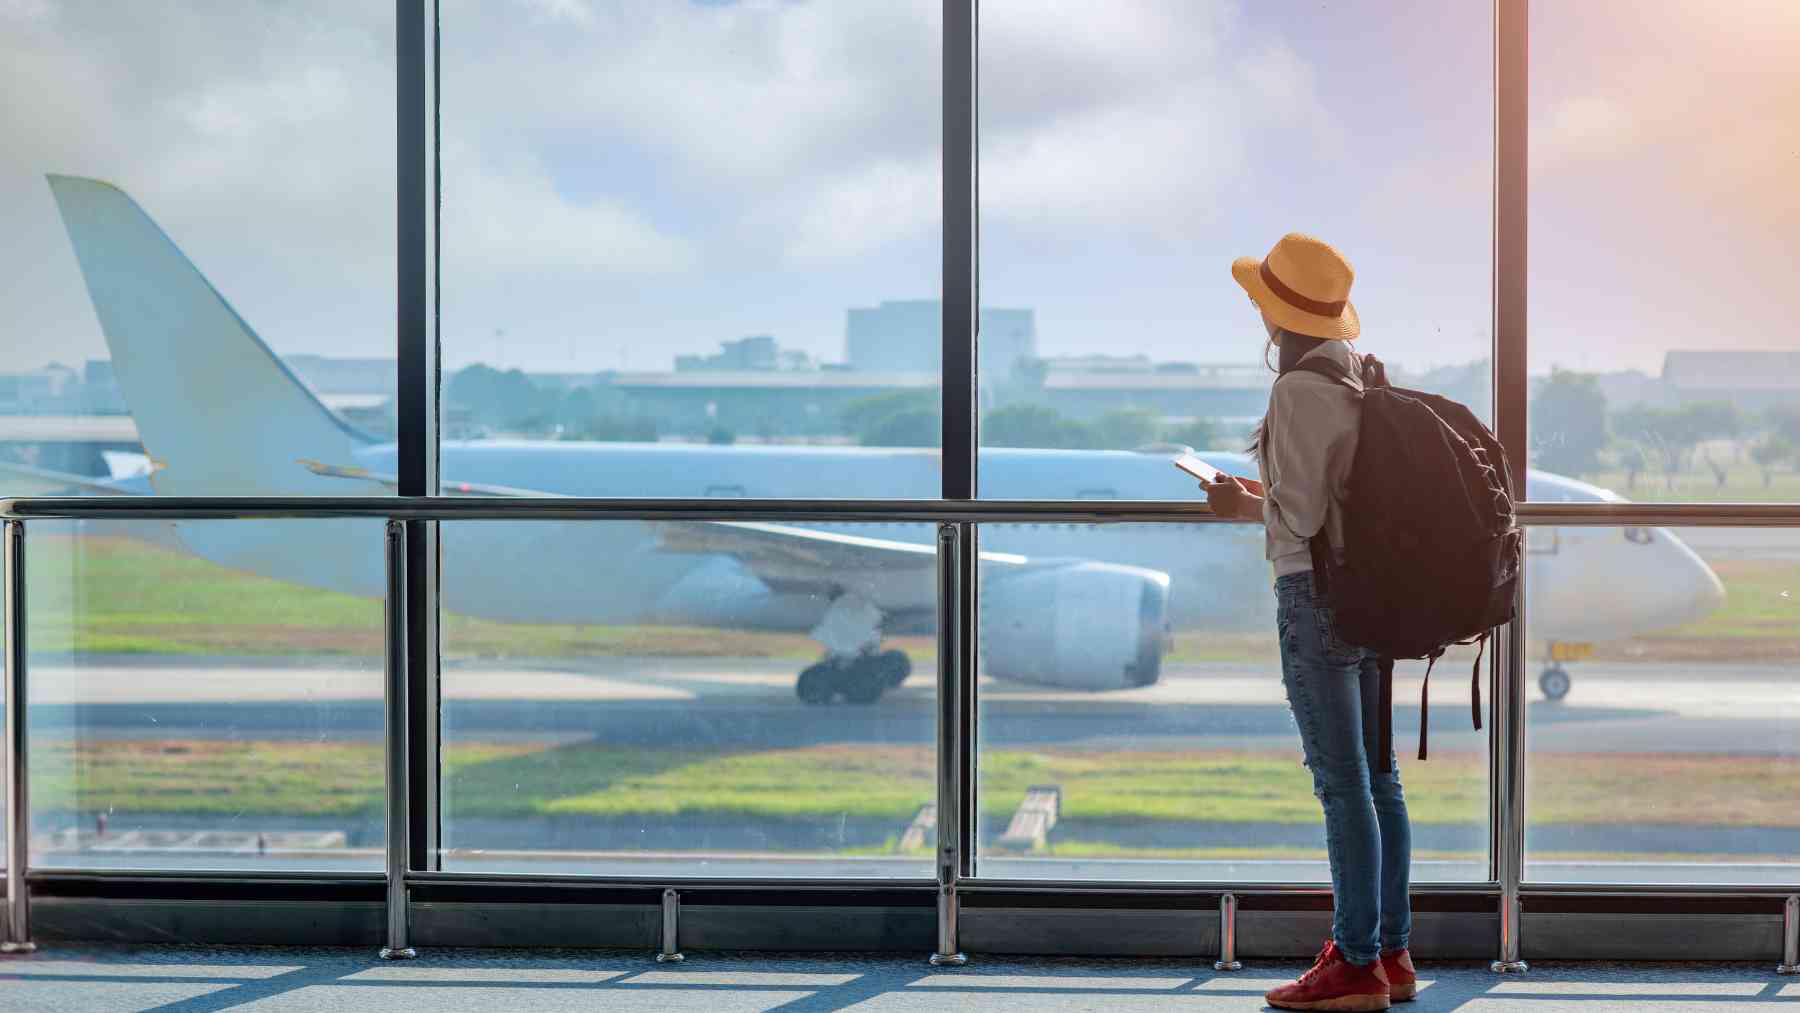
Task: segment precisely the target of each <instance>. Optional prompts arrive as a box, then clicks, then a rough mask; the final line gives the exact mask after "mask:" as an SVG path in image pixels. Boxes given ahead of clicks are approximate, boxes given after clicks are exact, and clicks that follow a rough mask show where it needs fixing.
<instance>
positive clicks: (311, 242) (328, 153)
mask: <svg viewBox="0 0 1800 1013" xmlns="http://www.w3.org/2000/svg"><path fill="white" fill-rule="evenodd" d="M941 14H942V5H941V3H940V2H939V0H894V2H884V3H881V4H850V3H842V2H824V0H819V2H809V3H802V2H792V0H744V2H738V3H688V2H675V0H670V2H666V3H649V4H646V3H643V2H641V0H515V2H513V3H510V4H499V3H491V2H486V0H444V3H443V7H442V16H441V29H442V40H443V43H442V52H441V57H442V68H443V69H442V74H443V78H442V95H441V101H442V123H441V130H442V135H443V141H444V147H445V159H444V166H443V168H444V186H443V194H442V200H443V224H444V235H443V237H442V240H443V248H444V251H445V259H444V265H445V271H446V276H445V280H446V286H447V288H448V286H450V285H451V284H452V283H454V284H455V285H456V286H457V287H456V290H455V291H454V292H449V291H447V293H446V296H447V301H446V316H445V329H446V334H447V335H449V336H454V334H455V333H456V329H457V328H458V327H460V326H462V322H461V314H451V313H450V312H449V309H450V308H452V307H453V306H454V307H455V308H458V309H459V310H460V311H462V313H463V314H466V315H468V316H470V317H480V318H482V319H487V320H492V319H509V320H510V319H513V318H514V317H516V316H519V315H521V314H520V313H519V311H518V310H517V307H516V304H517V301H518V299H519V293H520V292H521V291H524V290H526V289H527V288H529V290H530V291H532V293H533V298H534V299H536V300H538V301H540V302H541V301H543V300H557V301H561V302H562V303H565V304H566V305H563V306H544V307H540V308H539V309H541V310H542V312H543V313H544V314H547V315H552V316H555V315H558V314H561V315H562V316H569V315H576V316H581V315H586V316H588V317H594V316H596V315H597V314H596V312H595V307H593V306H591V305H589V302H588V301H589V300H591V299H593V298H595V296H594V294H593V293H594V292H595V291H597V289H596V288H595V285H601V284H609V283H613V282H617V283H619V284H627V283H628V281H627V280H628V279H664V280H665V281H666V283H667V285H668V286H670V288H669V290H668V291H666V292H660V293H656V296H657V297H660V298H662V299H663V300H664V302H663V303H662V305H667V304H668V301H669V300H672V299H677V298H679V299H686V300H692V299H693V298H696V296H695V295H694V294H693V293H705V292H708V291H723V290H724V288H729V285H725V286H721V284H720V282H721V281H724V280H726V279H724V278H723V277H722V275H725V274H735V275H738V276H743V277H749V276H750V275H751V274H753V273H756V272H767V271H774V270H776V269H788V270H802V271H804V272H806V275H805V277H806V281H805V283H804V285H803V286H802V287H803V288H807V289H813V288H821V287H823V286H838V287H844V286H847V285H848V286H852V287H849V288H844V292H843V294H837V295H833V294H820V295H816V296H815V297H814V301H818V302H820V308H819V309H818V310H816V311H813V315H811V316H808V317H807V318H805V319H804V320H801V319H797V318H795V319H788V318H780V319H773V320H769V321H763V322H758V323H756V324H755V325H754V326H756V327H759V328H765V327H766V328H771V329H778V330H784V331H785V330H801V331H802V332H803V333H809V334H825V333H832V332H834V331H835V330H836V329H837V328H838V327H840V326H841V322H840V315H841V311H842V306H843V305H844V304H845V303H846V302H848V301H851V300H852V299H870V298H880V297H882V296H883V295H884V294H886V293H884V292H883V291H882V285H881V279H882V278H883V277H904V278H908V279H912V278H915V277H917V276H918V272H917V271H916V270H915V269H914V264H913V263H912V262H913V261H916V259H917V253H918V250H919V249H920V244H925V245H926V247H927V248H929V246H930V245H932V243H933V241H934V240H935V238H936V236H937V235H938V230H939V228H940V222H939V219H940V207H939V205H940V196H939V195H940V184H939V180H938V173H939V160H940V157H941V156H940V133H941V104H942V85H941V80H940V78H941V73H942V51H941V40H940V25H939V22H940V18H941ZM0 17H5V18H7V19H9V20H7V22H6V23H7V25H8V30H7V31H6V32H5V33H0V86H4V90H5V93H6V94H7V95H9V96H30V97H31V100H30V101H13V102H8V103H7V104H6V105H5V107H4V108H0V133H3V134H4V136H6V137H7V138H8V144H7V145H6V147H5V149H4V150H3V151H0V212H3V213H4V215H5V224H6V226H7V228H8V232H9V235H11V236H13V237H16V240H17V241H16V242H14V243H13V244H12V247H13V251H14V252H11V253H0V275H4V276H5V277H6V278H8V279H9V280H8V281H7V282H5V283H4V284H5V285H7V287H8V290H7V292H6V293H5V298H6V302H7V305H8V306H9V308H10V307H12V306H13V304H14V303H15V302H26V303H31V304H32V305H30V306H28V307H26V308H25V309H24V310H23V311H22V312H21V313H20V314H19V316H20V317H21V319H23V321H24V323H23V324H22V327H23V329H25V330H28V331H30V332H32V333H45V334H55V333H68V332H69V331H70V330H72V329H76V330H80V331H82V332H85V333H87V334H90V335H91V334H92V333H93V324H92V321H91V315H90V313H89V311H88V309H87V307H86V299H85V294H84V293H83V292H82V290H81V288H80V283H79V275H78V273H76V272H74V271H73V264H72V258H70V257H68V256H67V253H66V240H65V239H64V238H63V237H62V236H61V230H60V225H59V224H58V223H57V221H56V219H55V213H54V207H53V205H52V204H51V203H50V201H49V199H48V196H47V193H46V191H45V189H44V187H43V184H42V174H43V173H44V172H46V171H56V172H72V173H81V174H88V175H97V176H102V177H106V178H110V179H112V180H114V181H115V182H118V183H119V184H120V185H122V186H124V187H126V188H127V189H129V190H130V191H131V192H132V193H133V195H134V196H136V197H137V198H138V199H139V200H140V202H141V203H143V204H144V206H145V207H146V209H148V210H149V211H150V213H151V214H152V215H153V216H154V217H156V218H157V219H158V220H159V221H160V222H162V223H163V224H164V226H165V227H166V228H168V230H169V231H170V233H171V235H173V236H174V237H175V238H176V240H177V241H178V242H179V243H181V244H182V245H183V247H184V248H185V249H186V250H187V251H188V252H189V254H190V255H191V256H193V258H194V259H195V261H196V263H198V264H199V265H200V266H201V268H202V269H203V270H205V271H206V272H207V273H208V275H209V276H210V277H212V279H213V280H214V282H215V283H216V284H217V285H218V286H219V287H220V289H221V290H222V291H225V292H227V293H228V294H229V295H230V297H231V298H232V299H233V300H234V302H236V303H237V304H238V305H239V308H240V310H242V311H243V312H244V313H245V315H246V317H247V318H249V319H251V320H252V322H253V323H256V322H259V321H261V323H258V326H261V327H263V328H264V330H265V331H266V332H268V333H267V334H266V336H268V337H269V338H270V340H271V341H272V342H273V343H275V344H276V345H277V347H283V346H284V345H304V346H306V347H307V348H308V350H331V349H333V348H337V349H352V348H355V349H371V348H379V347H381V346H383V345H385V344H386V343H387V341H388V340H390V338H389V334H390V331H391V321H392V299H393V294H392V293H393V289H392V279H393V276H394V275H393V272H394V247H395V237H394V221H395V208H394V201H395V199H396V196H395V193H394V189H393V186H394V184H393V176H394V172H393V159H394V130H393V116H394V103H393V88H394V84H393V75H394V68H393V24H392V20H391V18H392V15H391V12H390V10H389V9H386V8H382V7H381V6H380V5H370V4H367V3H363V2H361V0H318V2H315V3H309V4H307V5H304V6H295V7H288V6H267V5H214V4H206V3H201V2H199V0H192V2H181V0H168V2H164V3H159V4H157V5H154V6H152V5H139V4H117V5H112V4H107V5H99V4H93V5H84V4H68V5H57V4H40V3H35V2H28V0H0ZM980 38H981V54H980V55H981V61H982V69H981V72H982V84H981V89H982V109H981V115H982V124H983V132H984V133H983V138H982V155H983V174H984V180H983V210H984V215H986V216H989V217H988V221H989V223H991V224H998V225H1002V226H1005V225H1012V226H1017V227H1023V228H1028V229H1030V230H1032V231H1033V232H1034V233H1035V234H1038V235H1040V236H1046V237H1052V238H1054V239H1055V240H1056V242H1059V243H1080V242H1083V241H1085V240H1086V239H1087V238H1088V237H1091V236H1093V235H1095V234H1096V230H1101V231H1106V232H1108V233H1109V234H1114V235H1123V236H1125V237H1128V238H1129V237H1136V236H1149V237H1164V236H1168V235H1171V234H1178V233H1180V232H1182V231H1183V230H1189V229H1192V228H1193V227H1194V226H1195V225H1196V224H1198V223H1202V222H1205V221H1208V220H1210V219H1211V218H1212V217H1213V216H1215V215H1216V214H1217V213H1218V211H1219V208H1220V206H1221V201H1222V200H1224V199H1225V198H1224V195H1226V194H1227V193H1228V192H1229V191H1230V190H1231V189H1232V188H1233V187H1234V186H1239V187H1241V186H1242V185H1243V183H1244V181H1245V179H1246V178H1247V176H1248V174H1249V171H1250V166H1251V165H1253V164H1254V159H1255V157H1256V154H1257V152H1258V151H1259V150H1261V148H1262V147H1263V146H1266V145H1267V144H1269V143H1272V141H1271V139H1272V138H1273V137H1274V136H1275V135H1276V134H1277V133H1279V132H1282V131H1290V130H1293V129H1296V128H1298V129H1304V130H1306V131H1308V132H1309V133H1310V134H1313V135H1315V136H1317V137H1319V138H1321V142H1320V143H1321V150H1323V151H1326V152H1329V150H1330V143H1329V133H1330V130H1329V121H1328V120H1326V119H1325V118H1324V117H1323V114H1322V112H1321V111H1320V108H1321V107H1320V103H1319V101H1318V97H1317V89H1316V87H1315V85H1314V83H1313V80H1312V76H1311V72H1310V70H1309V68H1308V66H1307V64H1306V63H1305V61H1303V60H1301V59H1300V58H1299V57H1298V56H1297V55H1295V54H1294V53H1293V52H1292V51H1291V50H1288V49H1285V48H1283V47H1282V46H1281V45H1280V44H1279V43H1271V42H1268V41H1266V40H1263V39H1260V38H1256V37H1253V33H1251V32H1250V31H1249V30H1248V29H1247V28H1246V26H1245V25H1244V23H1243V19H1242V11H1241V7H1240V5H1238V4H1236V3H1229V2H1225V0H1134V2H1122V0H1121V2H1113V3H1104V4H1097V3H1091V2H1087V0H1081V2H1063V3H1048V2H1041V0H1033V2H1023V0H1013V2H1003V0H987V2H985V3H984V4H983V5H982V24H981V34H980ZM44 250H49V251H52V252H51V258H52V259H53V260H54V261H55V263H53V264H52V263H48V262H42V261H44V258H43V257H42V256H41V255H33V254H30V253H28V252H26V251H39V254H41V251H44ZM34 256H36V259H35V260H33V257H34ZM51 276H53V277H54V279H55V280H54V282H53V284H51V285H50V286H49V287H48V289H42V288H41V283H42V282H43V280H44V278H45V277H51ZM556 279H561V281H560V282H559V283H558V282H555V280H556ZM850 279H855V281H854V283H852V282H851V281H850ZM527 281H529V282H530V284H529V285H526V284H525V283H526V282H527ZM590 282H591V283H592V284H590ZM908 283H909V284H910V283H911V282H908ZM659 284H661V283H659ZM767 284H770V285H790V286H791V285H792V284H793V283H792V282H791V281H788V280H780V279H776V278H774V277H773V276H772V275H771V276H770V277H769V280H768V282H767ZM12 286H21V288H19V289H16V290H15V289H13V288H12ZM14 291H18V292H21V293H23V292H31V293H32V296H31V297H27V296H25V295H23V294H21V295H14V294H13V292H14ZM40 292H43V293H44V294H41V295H40ZM717 298H720V299H723V298H725V297H724V296H722V295H721V296H718V297H717ZM653 301H654V300H653V299H651V298H646V300H645V302H646V303H647V304H649V303H651V302H653ZM534 311H535V310H534ZM616 312H623V311H621V310H619V309H618V308H617V307H614V306H608V307H607V308H606V314H605V315H612V314H614V313H616ZM646 312H648V311H646ZM696 316H702V317H705V318H707V319H709V320H716V319H718V318H720V317H723V316H728V314H726V313H724V311H723V310H720V309H714V310H712V311H710V312H709V313H696ZM617 326H619V327H625V326H628V322H627V321H626V320H625V318H623V317H620V318H619V322H618V324H617ZM712 326H715V327H717V326H732V325H719V324H713V325H712ZM716 336H719V335H711V334H709V335H708V336H707V337H706V338H705V339H704V340H705V341H708V342H709V341H711V340H714V339H715V337H716ZM723 336H729V335H723ZM34 340H35V339H34ZM45 340H50V339H45ZM672 340H686V341H691V342H699V341H701V340H702V339H701V338H700V337H699V336H698V335H697V334H696V335H694V336H692V337H684V336H680V335H678V336H676V338H674V339H672ZM96 351H97V349H96Z"/></svg>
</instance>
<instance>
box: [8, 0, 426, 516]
mask: <svg viewBox="0 0 1800 1013" xmlns="http://www.w3.org/2000/svg"><path fill="white" fill-rule="evenodd" d="M392 18H393V14H392V11H391V10H384V9H382V8H381V7H380V6H379V5H375V6H370V5H367V4H356V3H334V4H332V5H330V10H329V11H328V12H327V11H321V10H319V9H317V8H316V5H301V6H291V5H286V6H284V5H277V6H275V7H265V6H259V5H245V4H225V5H192V4H173V3H144V4H126V5H111V4H49V3H8V4H0V67H5V68H6V69H5V71H4V90H5V92H6V93H7V94H8V95H16V96H28V95H29V96H37V98H36V99H33V100H30V101H15V102H8V103H6V106H5V109H4V110H3V111H0V132H4V135H5V136H6V138H7V141H6V145H5V154H4V155H0V234H4V235H6V236H7V237H8V241H7V243H6V244H5V252H4V253H0V319H5V320H6V321H7V322H8V323H7V327H6V328H5V330H4V333H3V334H0V353H3V354H4V360H5V362H6V366H5V367H4V371H0V490H3V491H4V492H5V493H6V494H7V495H31V494H44V493H48V492H52V491H55V492H76V493H83V494H86V493H98V494H118V493H121V492H124V493H130V494H148V493H151V492H153V491H154V492H157V493H162V494H164V495H214V494H244V495H251V494H284V495H311V494H319V495H360V494H379V493H380V492H382V491H383V490H382V487H381V486H379V485H377V484H375V483H371V482H369V481H367V480H366V479H362V478H345V477H330V475H331V473H332V472H334V471H341V470H342V469H351V468H354V467H355V466H358V465H364V466H371V467H376V468H378V470H383V471H391V470H392V457H393V453H392V447H391V445H390V444H387V443H386V441H388V440H391V439H392V434H393V407H392V401H393V394H394V363H393V321H394V249H395V241H394V201H395V197H394V161H393V159H394V155H393V152H394V102H393V100H392V98H391V96H392V95H393V92H394V62H393V61H394V58H393V48H394V38H393V35H394V33H393V22H392ZM152 474H154V477H151V476H152Z"/></svg>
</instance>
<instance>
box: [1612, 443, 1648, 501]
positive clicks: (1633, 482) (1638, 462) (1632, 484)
mask: <svg viewBox="0 0 1800 1013" xmlns="http://www.w3.org/2000/svg"><path fill="white" fill-rule="evenodd" d="M1614 458H1615V459H1616V460H1617V461H1618V463H1619V468H1620V470H1622V471H1624V472H1625V491H1626V492H1635V491H1636V490H1637V480H1638V476H1639V475H1641V474H1643V473H1644V468H1645V466H1646V465H1648V464H1649V463H1650V462H1649V460H1648V459H1647V458H1645V457H1644V448H1643V447H1642V446H1639V445H1638V444H1636V443H1622V444H1619V449H1618V450H1617V451H1616V452H1615V453H1614Z"/></svg>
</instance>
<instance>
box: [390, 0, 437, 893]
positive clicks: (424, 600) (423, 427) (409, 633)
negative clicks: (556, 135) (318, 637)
mask: <svg viewBox="0 0 1800 1013" xmlns="http://www.w3.org/2000/svg"><path fill="white" fill-rule="evenodd" d="M436 14H437V5H436V3H435V0H395V5H394V30H395V116H394V129H395V155H394V167H395V168H394V173H395V193H396V198H397V200H396V203H397V216H398V217H397V221H396V224H397V230H396V242H397V249H396V260H397V264H398V270H397V277H396V290H395V306H396V328H395V371H396V372H395V408H396V411H395V414H396V419H395V422H396V446H395V457H396V463H397V469H396V470H397V472H398V477H399V483H398V486H399V487H398V490H397V491H398V492H399V494H400V495H401V496H403V497H423V496H432V495H435V494H436V493H437V489H438V471H437V463H438V446H437V400H438V398H437V394H438V369H437V363H438V356H437V345H436V330H435V328H434V327H433V326H432V307H433V304H434V303H433V300H434V299H435V298H436V294H437V293H436V286H435V285H434V284H433V278H434V273H433V264H434V261H435V259H436V258H435V257H434V256H433V253H434V246H433V237H434V236H435V229H434V223H435V222H436V221H437V216H436V208H437V203H438V202H437V199H436V196H437V195H436V190H435V187H434V186H433V181H434V180H435V179H436V157H435V148H434V147H433V145H432V143H431V141H432V138H433V137H434V136H435V131H436V125H437V116H436V112H437V108H436V101H437V94H438V90H439V89H438V83H439V82H438V79H437V45H436V40H437V35H436V33H437V17H436ZM404 531H405V539H406V545H405V551H406V566H405V568H404V572H405V574H406V580H407V587H406V596H405V600H406V603H407V610H408V614H407V616H406V623H405V624H404V636H405V647H406V653H407V658H406V661H407V665H406V671H407V679H408V685H407V687H406V693H405V695H404V700H403V707H404V710H405V712H406V714H407V715H408V721H409V732H410V734H409V736H408V743H409V749H410V751H411V755H410V756H409V758H408V760H409V762H408V765H407V769H408V771H409V774H408V776H409V777H410V779H411V784H410V785H409V789H408V791H407V797H408V798H410V799H411V800H412V803H413V804H412V805H411V807H410V808H409V810H408V812H407V813H406V819H407V822H408V824H409V827H408V831H409V832H408V835H407V836H408V838H409V840H410V842H411V851H410V855H409V865H410V867H411V868H414V869H430V868H435V866H436V861H437V855H438V852H439V849H438V840H439V836H438V831H439V819H440V812H439V805H438V770H439V763H438V757H439V748H438V745H439V738H438V706H437V674H438V666H437V591H438V588H437V575H438V525H437V524H436V523H432V522H426V523H410V524H407V525H406V526H405V528H404Z"/></svg>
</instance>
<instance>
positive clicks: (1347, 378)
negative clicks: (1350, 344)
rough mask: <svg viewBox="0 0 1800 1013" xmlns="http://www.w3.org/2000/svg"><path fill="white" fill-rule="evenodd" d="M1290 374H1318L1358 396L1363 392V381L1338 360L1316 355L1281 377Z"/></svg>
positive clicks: (1304, 360) (1277, 378)
mask: <svg viewBox="0 0 1800 1013" xmlns="http://www.w3.org/2000/svg"><path fill="white" fill-rule="evenodd" d="M1379 365H1380V363H1377V366H1379ZM1288 373H1317V374H1318V375H1320V376H1322V377H1324V378H1325V379H1327V380H1332V381H1334V382H1337V383H1341V384H1343V385H1344V386H1346V387H1348V388H1350V389H1351V390H1353V391H1355V392H1357V393H1358V394H1361V393H1362V392H1363V382H1362V380H1360V379H1358V378H1357V376H1356V375H1355V374H1354V373H1352V372H1350V371H1349V370H1348V369H1345V368H1344V367H1343V366H1341V365H1339V364H1338V362H1337V361H1336V360H1334V359H1327V358H1325V357H1323V356H1318V355H1315V356H1312V357H1310V358H1306V359H1301V360H1300V362H1299V363H1298V364H1297V365H1295V366H1294V368H1293V369H1290V370H1288V372H1287V373H1283V374H1281V376H1287V375H1288ZM1281 376H1278V377H1276V378H1275V381H1276V382H1277V383H1279V382H1281Z"/></svg>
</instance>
